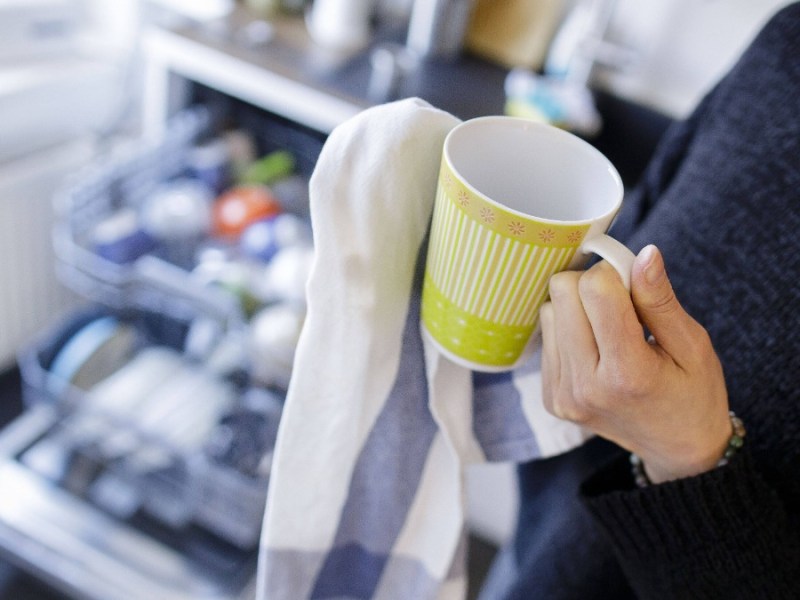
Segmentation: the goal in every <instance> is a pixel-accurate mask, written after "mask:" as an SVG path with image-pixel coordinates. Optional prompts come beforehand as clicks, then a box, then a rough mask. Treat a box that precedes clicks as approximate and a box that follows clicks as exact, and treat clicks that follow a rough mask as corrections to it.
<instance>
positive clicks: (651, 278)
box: [639, 244, 664, 285]
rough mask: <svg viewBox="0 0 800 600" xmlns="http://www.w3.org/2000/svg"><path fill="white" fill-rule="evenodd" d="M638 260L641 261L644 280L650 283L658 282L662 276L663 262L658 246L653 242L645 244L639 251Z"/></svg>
mask: <svg viewBox="0 0 800 600" xmlns="http://www.w3.org/2000/svg"><path fill="white" fill-rule="evenodd" d="M639 260H640V261H641V262H642V270H643V271H644V278H645V281H647V283H649V284H650V285H654V284H656V283H658V282H659V281H660V280H661V278H662V277H663V276H664V262H663V261H662V260H661V253H660V252H659V251H658V248H656V247H655V246H654V245H653V244H650V245H648V246H645V247H644V248H643V249H642V251H641V252H640V253H639Z"/></svg>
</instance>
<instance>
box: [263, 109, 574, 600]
mask: <svg viewBox="0 0 800 600" xmlns="http://www.w3.org/2000/svg"><path fill="white" fill-rule="evenodd" d="M457 123H458V120H457V119H456V118H455V117H453V116H451V115H449V114H447V113H445V112H442V111H440V110H437V109H435V108H432V107H431V106H430V105H428V104H426V103H425V102H423V101H421V100H418V99H409V100H403V101H399V102H394V103H390V104H385V105H382V106H378V107H374V108H371V109H368V110H366V111H364V112H362V113H360V114H359V115H357V116H355V117H354V118H352V119H350V120H349V121H347V122H346V123H344V124H342V125H340V126H339V127H338V128H336V129H335V130H334V131H333V133H332V134H331V136H330V137H329V139H328V140H327V142H326V144H325V146H324V148H323V151H322V154H321V156H320V158H319V162H318V163H317V166H316V169H315V171H314V174H313V177H312V179H311V217H312V225H313V229H314V239H315V248H316V258H315V263H314V266H313V269H312V272H311V276H310V280H309V283H308V288H307V291H308V316H307V320H306V323H305V326H304V329H303V333H302V335H301V338H300V342H299V345H298V349H297V353H296V357H295V365H294V371H293V377H292V381H291V385H290V388H289V393H288V398H287V401H286V406H285V409H284V412H283V417H282V421H281V426H280V432H279V436H278V443H277V447H276V451H275V456H274V463H273V471H272V476H271V479H270V485H269V494H268V500H267V510H266V515H265V519H264V530H263V534H262V540H261V552H260V556H259V576H258V592H257V596H258V598H259V600H299V599H303V598H377V599H394V598H396V599H414V600H425V599H428V598H463V596H464V593H465V590H466V573H465V556H466V554H465V551H466V535H465V533H466V532H465V525H464V523H465V518H464V510H465V490H464V481H463V479H464V478H463V475H464V469H465V467H466V466H467V465H468V464H471V463H477V462H484V461H522V460H529V459H532V458H536V457H542V456H547V455H552V454H555V453H559V452H562V451H565V450H567V449H569V448H572V447H574V446H576V445H578V444H580V443H581V442H583V441H584V440H585V439H586V437H587V434H586V433H585V432H584V431H583V430H581V429H579V428H577V427H576V426H574V425H571V424H568V423H565V422H562V421H559V420H557V419H555V418H554V417H551V416H550V415H549V414H547V413H546V411H545V410H544V408H543V407H542V404H541V399H540V385H539V379H538V373H537V372H536V370H535V369H534V368H533V367H532V366H528V367H527V368H521V369H518V370H517V371H515V372H510V373H501V374H492V375H489V374H479V373H473V372H471V371H469V370H466V369H464V368H462V367H460V366H457V365H455V364H453V363H452V362H450V361H448V360H447V359H445V358H444V357H443V356H441V355H440V354H439V353H438V352H437V351H436V350H435V349H433V348H432V347H426V346H425V344H424V343H423V340H422V336H421V335H420V331H419V305H420V292H421V281H422V269H423V266H424V265H423V264H422V262H423V260H424V258H423V257H424V251H425V241H426V233H427V230H428V225H429V220H430V216H431V212H432V208H433V199H434V196H435V190H436V179H437V175H438V167H439V161H440V155H441V150H442V145H443V142H444V138H445V136H446V135H447V132H448V131H450V129H451V128H452V127H454V126H455V125H456V124H457Z"/></svg>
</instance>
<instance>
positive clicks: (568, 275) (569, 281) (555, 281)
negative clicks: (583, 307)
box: [549, 271, 577, 299]
mask: <svg viewBox="0 0 800 600" xmlns="http://www.w3.org/2000/svg"><path fill="white" fill-rule="evenodd" d="M576 280H577V273H575V272H573V271H562V272H560V273H556V274H554V275H553V276H551V277H550V285H549V290H550V297H551V298H553V299H558V298H561V297H563V296H564V295H566V294H570V293H573V292H574V290H575V287H576Z"/></svg>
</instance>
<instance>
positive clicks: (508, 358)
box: [422, 160, 589, 367]
mask: <svg viewBox="0 0 800 600" xmlns="http://www.w3.org/2000/svg"><path fill="white" fill-rule="evenodd" d="M499 200H501V201H502V199H499ZM588 230H589V225H560V224H556V223H553V222H546V221H537V220H535V219H532V218H530V217H524V216H521V215H519V214H517V213H514V212H512V211H509V210H505V209H504V208H503V207H501V206H499V205H498V204H495V203H492V202H488V201H487V200H486V199H485V198H483V197H481V196H479V195H478V194H476V193H474V192H473V191H472V190H471V189H470V188H468V187H466V186H465V185H464V184H463V183H462V182H461V181H460V180H459V179H458V178H457V177H456V176H455V174H454V173H453V172H452V171H451V169H450V167H449V165H448V164H447V162H446V161H445V160H443V161H442V167H441V171H440V174H439V184H438V188H437V192H436V202H435V204H434V214H433V222H432V225H431V237H430V241H429V245H428V257H427V265H426V270H425V283H424V288H423V298H422V322H423V324H424V326H425V328H426V329H427V330H428V333H429V334H430V335H431V336H432V337H433V338H434V339H435V340H436V341H437V342H438V343H439V344H440V345H441V346H443V347H444V348H446V349H447V350H449V351H450V352H451V353H453V354H455V355H456V356H459V357H461V358H463V359H464V360H466V361H468V362H470V363H477V364H479V365H485V366H489V367H506V366H512V365H513V364H514V363H515V362H516V361H517V360H518V359H519V357H520V356H521V354H522V352H523V351H524V349H525V346H526V345H527V343H528V340H529V338H530V336H531V334H532V333H533V331H534V330H535V328H536V325H537V322H538V316H539V308H540V307H541V305H542V303H543V302H544V301H545V300H546V298H547V284H548V281H549V279H550V276H551V275H552V274H553V273H556V272H558V271H562V270H564V269H565V268H566V267H567V266H568V265H569V263H570V262H571V261H572V259H573V257H574V256H575V252H576V251H577V249H578V247H579V246H580V244H581V242H582V241H583V238H584V237H585V235H586V232H587V231H588Z"/></svg>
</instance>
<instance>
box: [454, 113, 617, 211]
mask: <svg viewBox="0 0 800 600" xmlns="http://www.w3.org/2000/svg"><path fill="white" fill-rule="evenodd" d="M490 123H503V124H505V125H514V126H519V125H524V126H525V127H526V128H533V129H540V130H542V131H547V132H548V134H550V135H555V136H556V137H558V136H561V137H562V138H563V139H565V140H568V141H569V143H571V144H574V145H575V146H577V147H580V148H581V149H582V150H583V151H588V152H589V154H593V155H595V156H596V157H598V158H599V159H600V160H601V161H602V162H603V163H604V164H605V166H606V169H607V171H608V173H609V174H610V175H611V178H612V180H613V182H614V187H615V188H616V198H615V199H614V203H613V205H612V206H611V208H610V209H609V210H607V211H605V212H603V213H602V214H599V215H595V216H593V217H590V218H587V219H574V220H572V219H571V220H564V219H550V218H547V217H539V216H537V215H533V214H530V213H526V212H522V211H520V210H517V209H515V208H513V207H511V206H507V205H505V204H501V203H500V202H498V201H497V200H494V199H493V198H490V197H489V196H487V195H486V194H485V193H483V192H481V191H480V190H478V189H477V188H476V187H475V186H473V185H472V184H471V183H470V182H469V181H467V179H466V177H464V175H463V174H462V173H461V172H460V171H459V170H458V169H457V168H456V167H455V166H454V165H453V161H452V160H451V158H450V152H449V147H450V145H451V143H452V141H453V137H454V135H457V132H458V131H462V130H464V129H467V128H471V127H476V126H477V127H480V126H485V125H487V124H490ZM442 156H443V158H444V160H445V161H446V162H447V166H448V167H449V168H450V170H451V171H452V172H453V173H454V174H455V175H456V176H457V177H458V179H459V181H460V183H461V184H462V185H464V186H465V187H466V188H467V189H469V190H470V191H471V192H472V193H474V194H475V195H477V196H478V197H480V198H481V199H482V200H484V201H486V202H488V203H490V204H492V205H493V206H495V207H497V208H500V209H502V210H505V211H508V212H510V213H512V214H514V215H517V216H519V217H522V218H524V219H528V220H535V221H538V222H541V223H551V224H553V225H591V224H593V223H596V222H598V221H602V220H603V219H605V218H608V217H609V216H612V215H614V214H616V213H617V212H618V211H619V209H620V207H621V205H622V200H623V197H624V192H625V188H624V185H623V183H622V177H621V176H620V174H619V172H618V171H617V168H616V167H615V166H614V164H613V163H612V162H611V161H610V160H609V159H608V157H607V156H606V155H605V154H603V153H602V152H600V150H598V149H597V148H595V147H594V146H593V145H592V144H590V143H589V142H587V141H586V140H584V139H583V138H580V137H578V136H577V135H575V134H574V133H571V132H569V131H567V130H565V129H561V128H560V127H556V126H555V125H550V124H549V123H542V122H541V121H534V120H533V119H528V118H525V117H512V116H508V115H489V116H483V117H475V118H473V119H467V120H465V121H462V122H461V123H459V124H458V125H456V126H455V127H453V128H452V129H451V130H450V131H449V132H448V133H447V136H446V137H445V140H444V145H443V147H442Z"/></svg>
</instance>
